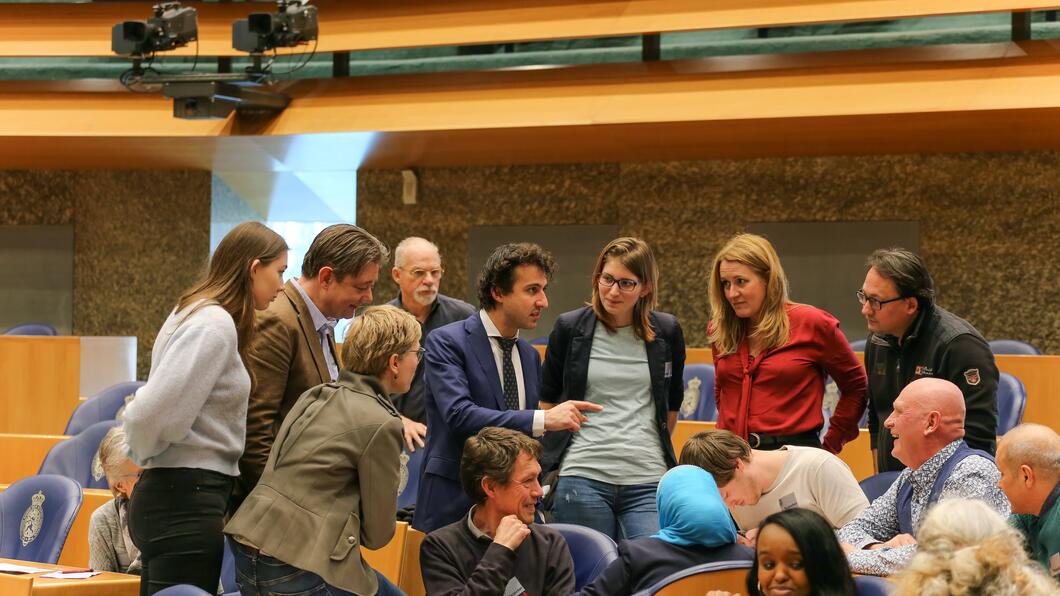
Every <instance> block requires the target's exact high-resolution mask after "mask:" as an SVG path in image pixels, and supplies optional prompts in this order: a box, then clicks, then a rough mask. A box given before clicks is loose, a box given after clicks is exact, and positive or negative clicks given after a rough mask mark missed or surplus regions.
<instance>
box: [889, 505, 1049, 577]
mask: <svg viewBox="0 0 1060 596" xmlns="http://www.w3.org/2000/svg"><path fill="white" fill-rule="evenodd" d="M916 537H917V554H916V555H915V556H914V557H913V560H912V561H911V562H910V563H909V567H907V568H906V570H905V571H903V572H902V573H901V574H900V575H899V576H898V578H897V583H898V593H899V594H902V595H910V596H913V595H916V596H920V595H923V596H947V595H949V594H990V595H991V596H1019V595H1024V594H1027V595H1031V594H1033V595H1039V594H1060V586H1058V585H1057V584H1056V583H1055V582H1053V580H1051V579H1050V578H1048V577H1046V575H1045V574H1044V573H1043V572H1042V569H1041V568H1040V567H1039V566H1038V565H1037V563H1035V562H1033V561H1031V560H1030V559H1029V558H1028V557H1027V553H1026V551H1025V550H1024V548H1023V539H1022V538H1021V537H1020V535H1019V532H1017V531H1016V530H1015V529H1014V528H1012V527H1011V526H1009V525H1008V522H1007V521H1006V520H1005V518H1003V517H1001V515H999V514H998V513H997V512H996V511H994V510H993V509H992V508H991V507H990V506H988V505H987V504H986V503H984V502H982V501H979V500H975V499H949V500H946V501H942V502H940V503H939V504H938V505H935V507H933V508H932V509H931V511H929V512H928V514H927V517H926V518H924V523H923V524H922V525H921V526H920V529H919V530H918V531H917V536H916Z"/></svg>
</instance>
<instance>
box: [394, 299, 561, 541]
mask: <svg viewBox="0 0 1060 596" xmlns="http://www.w3.org/2000/svg"><path fill="white" fill-rule="evenodd" d="M426 348H427V356H426V358H427V364H426V368H425V369H424V370H425V377H426V379H427V394H426V399H425V400H424V403H425V406H426V408H425V409H426V411H427V447H426V449H427V452H426V454H425V455H424V464H423V472H422V473H423V477H422V478H421V480H420V485H419V490H418V491H417V494H416V513H415V516H414V517H413V520H412V527H414V528H416V529H417V530H421V531H423V532H430V531H432V530H436V529H438V528H441V527H443V526H446V525H449V524H451V523H453V522H455V521H457V520H459V519H461V518H462V517H464V516H465V515H466V514H467V510H468V509H469V508H470V507H471V501H470V500H469V499H468V497H467V495H466V494H464V489H463V488H462V487H461V486H460V455H461V453H463V450H464V441H466V440H467V438H468V437H470V436H472V435H474V434H475V433H477V432H478V431H480V430H482V428H484V427H486V426H500V427H504V428H510V429H513V430H518V431H520V432H523V433H526V434H527V435H532V434H533V425H534V410H536V409H537V391H538V389H537V388H538V377H539V375H540V371H541V357H540V355H538V353H537V350H535V349H534V347H533V346H531V345H530V343H529V342H526V341H524V340H521V339H520V340H519V342H518V343H517V344H516V349H518V350H519V358H520V361H521V364H522V368H523V387H524V390H525V393H526V409H525V410H509V409H508V408H507V406H506V405H505V404H504V389H503V387H502V386H501V378H500V374H498V372H497V364H496V360H494V358H493V348H492V346H491V345H490V339H489V337H487V336H486V328H485V327H483V326H482V320H481V319H480V318H479V313H478V312H476V313H475V314H473V315H471V316H470V317H468V318H467V319H465V320H463V321H457V322H456V323H450V324H449V325H446V326H444V327H439V328H438V329H435V330H434V331H432V332H431V334H430V335H428V336H427V343H426Z"/></svg>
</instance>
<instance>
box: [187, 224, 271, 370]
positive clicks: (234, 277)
mask: <svg viewBox="0 0 1060 596" xmlns="http://www.w3.org/2000/svg"><path fill="white" fill-rule="evenodd" d="M286 251H287V243H286V242H285V241H284V239H283V237H282V236H280V235H279V234H277V233H276V232H274V231H272V230H270V229H269V228H267V227H265V226H264V225H262V224H260V223H258V222H256V221H248V222H244V223H241V224H239V225H238V226H236V227H234V228H232V231H231V232H228V234H225V237H224V239H222V240H221V243H220V244H218V245H217V250H215V251H214V253H213V256H212V257H211V258H210V263H209V265H208V266H207V269H206V274H205V275H203V276H202V278H200V279H199V281H198V282H196V283H195V285H193V286H191V287H190V288H188V289H187V290H185V291H184V293H183V294H182V295H181V296H180V300H179V301H177V312H180V311H183V310H184V309H186V308H187V307H188V306H190V305H192V304H195V303H196V302H198V304H196V305H195V307H194V308H193V309H191V310H190V311H188V313H187V314H186V315H184V316H185V318H187V317H188V316H190V315H191V314H192V313H194V312H195V311H197V310H199V309H200V308H202V307H203V306H206V305H208V304H217V305H219V306H220V307H221V308H223V309H225V310H226V311H228V314H230V315H232V320H233V321H234V322H235V324H236V334H237V336H238V337H239V357H240V358H242V360H243V365H244V366H246V364H247V352H248V351H249V350H250V339H251V337H252V336H253V335H254V291H253V285H252V280H251V278H250V267H251V265H253V264H254V261H260V262H261V265H262V266H267V265H269V264H270V263H272V262H273V261H275V260H276V259H278V258H280V256H281V255H283V253H284V252H286ZM247 372H248V373H250V378H251V381H252V382H253V380H254V373H253V371H251V369H250V367H249V366H248V367H247Z"/></svg>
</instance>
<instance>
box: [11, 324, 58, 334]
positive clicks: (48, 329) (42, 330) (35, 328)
mask: <svg viewBox="0 0 1060 596" xmlns="http://www.w3.org/2000/svg"><path fill="white" fill-rule="evenodd" d="M3 334H4V335H59V332H58V331H56V330H55V327H52V326H51V325H48V324H47V323H22V324H21V325H15V326H14V327H12V328H10V329H8V330H7V331H5V332H4V333H3Z"/></svg>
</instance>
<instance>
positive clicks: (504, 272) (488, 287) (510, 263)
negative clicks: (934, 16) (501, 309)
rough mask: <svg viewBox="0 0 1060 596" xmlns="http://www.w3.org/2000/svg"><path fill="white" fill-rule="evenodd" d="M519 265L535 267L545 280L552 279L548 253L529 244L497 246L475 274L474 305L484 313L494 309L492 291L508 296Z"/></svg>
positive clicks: (550, 258)
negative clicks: (476, 301)
mask: <svg viewBox="0 0 1060 596" xmlns="http://www.w3.org/2000/svg"><path fill="white" fill-rule="evenodd" d="M520 265H537V266H538V267H540V268H541V270H542V271H544V272H545V277H547V278H548V279H550V280H551V279H552V270H553V269H555V267H556V262H555V261H554V260H553V259H552V253H550V252H548V251H547V250H545V249H543V248H541V247H540V246H538V245H536V244H533V243H531V242H518V243H511V244H503V245H501V246H498V247H497V248H496V249H495V250H494V251H493V254H491V255H490V256H489V258H488V259H486V264H485V265H483V266H482V271H481V272H479V274H478V305H479V307H480V308H482V309H484V310H492V309H494V308H495V307H496V306H497V301H496V300H494V299H493V289H494V288H497V289H498V290H500V292H501V294H509V293H511V291H512V286H513V285H515V269H516V267H519V266H520Z"/></svg>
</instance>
